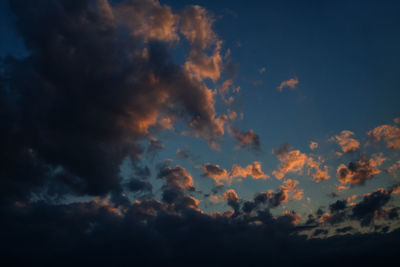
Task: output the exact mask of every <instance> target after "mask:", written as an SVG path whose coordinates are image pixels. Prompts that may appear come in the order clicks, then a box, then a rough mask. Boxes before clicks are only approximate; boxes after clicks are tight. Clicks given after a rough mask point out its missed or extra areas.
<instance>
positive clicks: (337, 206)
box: [329, 200, 347, 212]
mask: <svg viewBox="0 0 400 267" xmlns="http://www.w3.org/2000/svg"><path fill="white" fill-rule="evenodd" d="M346 206H347V201H346V200H338V201H336V202H335V203H332V204H331V205H329V209H330V211H331V212H336V211H340V210H344V209H345V208H346Z"/></svg>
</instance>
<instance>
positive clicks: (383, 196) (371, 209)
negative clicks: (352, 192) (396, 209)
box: [352, 188, 390, 226]
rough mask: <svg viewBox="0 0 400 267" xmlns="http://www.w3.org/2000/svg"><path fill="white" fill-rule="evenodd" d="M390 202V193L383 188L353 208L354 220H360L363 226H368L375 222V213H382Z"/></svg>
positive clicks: (368, 195)
mask: <svg viewBox="0 0 400 267" xmlns="http://www.w3.org/2000/svg"><path fill="white" fill-rule="evenodd" d="M389 200H390V192H388V191H386V190H384V189H382V188H380V189H378V190H377V191H375V192H372V193H370V194H367V195H366V196H364V198H363V199H362V201H360V202H359V203H358V204H357V205H355V206H354V207H353V208H352V218H354V219H357V220H359V221H360V224H361V226H368V225H370V224H371V222H372V221H373V218H374V213H375V212H377V211H380V210H381V209H382V207H383V206H384V205H385V204H386V203H388V202H389Z"/></svg>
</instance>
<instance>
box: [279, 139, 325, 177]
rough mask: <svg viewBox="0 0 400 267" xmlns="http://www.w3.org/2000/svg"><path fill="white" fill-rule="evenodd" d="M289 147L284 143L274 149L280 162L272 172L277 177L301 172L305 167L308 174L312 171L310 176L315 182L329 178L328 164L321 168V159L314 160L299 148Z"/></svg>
mask: <svg viewBox="0 0 400 267" xmlns="http://www.w3.org/2000/svg"><path fill="white" fill-rule="evenodd" d="M290 149H291V147H290V146H289V145H287V144H286V145H283V146H281V147H280V148H279V149H278V150H277V151H274V153H275V155H276V156H277V157H278V159H279V161H280V162H281V163H280V165H279V166H278V169H277V170H275V171H273V172H272V174H273V175H274V176H275V177H276V178H277V179H282V178H284V177H285V175H286V174H287V173H290V172H292V173H298V174H302V173H303V170H304V169H307V174H308V175H311V172H312V177H313V179H314V181H315V182H317V183H319V182H322V181H324V180H327V179H329V178H330V176H329V173H328V166H324V167H322V168H321V165H322V163H323V160H322V159H318V160H314V159H313V158H312V157H311V156H308V155H307V154H304V153H301V152H300V150H290Z"/></svg>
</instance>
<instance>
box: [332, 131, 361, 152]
mask: <svg viewBox="0 0 400 267" xmlns="http://www.w3.org/2000/svg"><path fill="white" fill-rule="evenodd" d="M353 135H354V133H353V132H351V131H348V130H344V131H342V132H341V133H340V135H336V136H333V137H332V138H331V139H330V140H332V141H336V142H337V143H338V145H339V146H340V147H341V148H342V151H343V152H344V153H351V152H355V151H357V150H358V149H359V148H360V142H358V141H357V140H356V139H354V138H352V137H351V136H353Z"/></svg>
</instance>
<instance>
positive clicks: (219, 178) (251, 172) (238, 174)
mask: <svg viewBox="0 0 400 267" xmlns="http://www.w3.org/2000/svg"><path fill="white" fill-rule="evenodd" d="M201 168H202V170H203V174H202V175H203V176H207V177H209V178H211V179H213V180H214V181H215V182H216V183H217V185H223V182H225V183H227V184H231V183H232V181H233V180H234V178H239V180H240V179H241V178H246V177H247V176H250V177H252V178H253V179H268V178H269V176H268V175H267V174H265V173H264V172H263V171H262V169H261V163H260V162H258V161H254V162H252V163H251V164H249V165H247V166H246V167H244V168H243V167H241V166H240V165H237V164H234V165H232V168H231V170H230V171H229V172H228V171H227V170H225V169H223V168H221V167H220V166H219V165H212V164H210V163H206V164H204V165H203V166H202V167H201Z"/></svg>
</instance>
